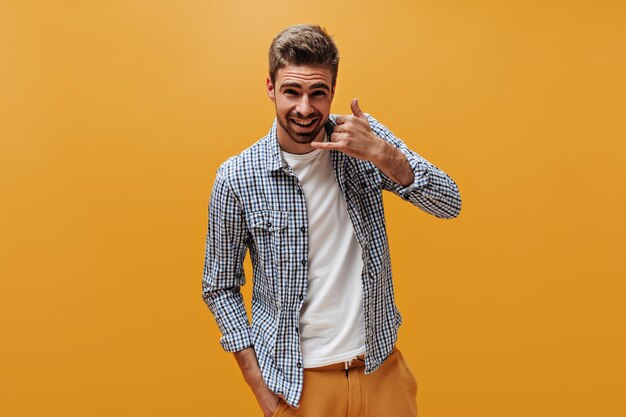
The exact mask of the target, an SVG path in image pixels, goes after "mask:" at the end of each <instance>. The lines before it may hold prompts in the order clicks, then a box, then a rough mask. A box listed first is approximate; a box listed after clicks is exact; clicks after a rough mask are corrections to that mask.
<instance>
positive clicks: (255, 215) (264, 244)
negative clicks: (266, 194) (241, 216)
mask: <svg viewBox="0 0 626 417" xmlns="http://www.w3.org/2000/svg"><path fill="white" fill-rule="evenodd" d="M246 222H247V223H248V228H249V230H250V233H251V234H252V237H253V239H254V241H255V243H256V248H257V250H258V251H259V257H260V258H261V259H263V260H264V261H265V262H270V261H271V263H273V264H275V265H277V264H280V263H283V262H288V261H289V257H290V250H289V244H288V241H289V235H288V233H289V228H288V227H287V226H288V224H289V213H288V212H286V211H277V210H258V211H254V212H251V213H249V214H248V215H247V216H246Z"/></svg>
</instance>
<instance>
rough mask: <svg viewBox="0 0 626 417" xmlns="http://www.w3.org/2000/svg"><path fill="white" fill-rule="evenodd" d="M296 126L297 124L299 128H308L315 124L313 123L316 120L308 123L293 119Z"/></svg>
mask: <svg viewBox="0 0 626 417" xmlns="http://www.w3.org/2000/svg"><path fill="white" fill-rule="evenodd" d="M291 120H292V121H293V122H294V123H295V124H297V125H298V126H302V127H307V126H311V125H312V124H313V122H314V121H315V119H312V120H309V121H306V120H299V119H291Z"/></svg>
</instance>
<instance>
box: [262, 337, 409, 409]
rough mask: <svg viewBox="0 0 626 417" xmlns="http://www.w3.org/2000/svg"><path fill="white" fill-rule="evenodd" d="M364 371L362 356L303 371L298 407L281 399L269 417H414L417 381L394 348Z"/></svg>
mask: <svg viewBox="0 0 626 417" xmlns="http://www.w3.org/2000/svg"><path fill="white" fill-rule="evenodd" d="M364 371H365V361H364V359H363V358H362V357H359V358H355V359H354V360H352V361H351V362H346V363H345V364H344V363H343V362H342V363H339V364H334V365H329V366H324V367H320V368H310V369H305V370H304V384H303V390H302V397H301V399H300V406H299V407H298V408H292V407H290V406H289V405H288V404H287V403H286V402H284V401H283V400H280V402H279V403H278V407H277V408H276V410H275V411H274V414H273V415H272V417H417V401H416V398H417V382H416V380H415V377H414V375H413V373H412V372H411V370H410V369H409V367H408V366H407V364H406V362H405V360H404V358H403V357H402V354H401V353H400V351H399V350H398V349H397V348H394V350H393V351H392V352H391V354H390V355H389V357H388V358H387V359H386V360H385V361H384V362H383V364H382V365H381V367H380V368H379V369H377V370H376V371H374V372H372V373H371V374H368V375H365V372H364Z"/></svg>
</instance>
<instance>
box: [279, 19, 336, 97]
mask: <svg viewBox="0 0 626 417" xmlns="http://www.w3.org/2000/svg"><path fill="white" fill-rule="evenodd" d="M269 56H270V79H271V80H272V83H274V82H275V81H276V73H277V72H278V70H279V69H281V68H283V67H286V66H287V65H314V66H317V67H324V68H328V69H329V70H330V72H331V74H332V79H333V86H334V85H335V82H336V81H337V71H338V70H339V51H338V50H337V46H336V45H335V42H334V41H333V38H332V36H330V35H329V34H328V33H327V32H326V30H325V29H324V28H322V27H321V26H318V25H295V26H291V27H288V28H287V29H285V30H283V31H282V32H280V33H279V34H278V35H276V37H275V38H274V40H273V41H272V44H271V45H270V50H269Z"/></svg>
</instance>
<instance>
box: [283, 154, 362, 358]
mask: <svg viewBox="0 0 626 417" xmlns="http://www.w3.org/2000/svg"><path fill="white" fill-rule="evenodd" d="M283 156H284V157H285V160H286V161H287V162H288V163H289V165H290V166H291V167H292V168H293V171H294V173H295V175H296V176H297V177H298V180H299V181H300V185H301V186H302V190H303V192H304V196H305V199H306V205H307V213H308V227H309V264H308V265H309V282H308V290H307V296H306V299H305V301H304V305H303V306H302V309H301V311H300V341H301V347H302V357H303V360H304V367H305V368H314V367H318V366H326V365H330V364H333V363H337V362H342V361H348V360H350V359H352V358H354V357H355V356H357V355H360V354H363V353H365V330H364V319H363V288H362V284H361V274H362V271H363V258H362V254H361V247H360V245H359V243H358V241H357V239H356V236H355V234H354V229H353V227H352V222H351V221H350V217H349V215H348V210H347V207H346V202H345V200H344V197H343V194H342V193H341V190H340V188H339V184H338V183H337V180H336V178H335V172H334V170H333V168H332V161H331V157H330V152H329V151H322V150H321V149H316V150H314V151H313V152H310V153H307V154H303V155H294V154H288V153H286V152H283Z"/></svg>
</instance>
